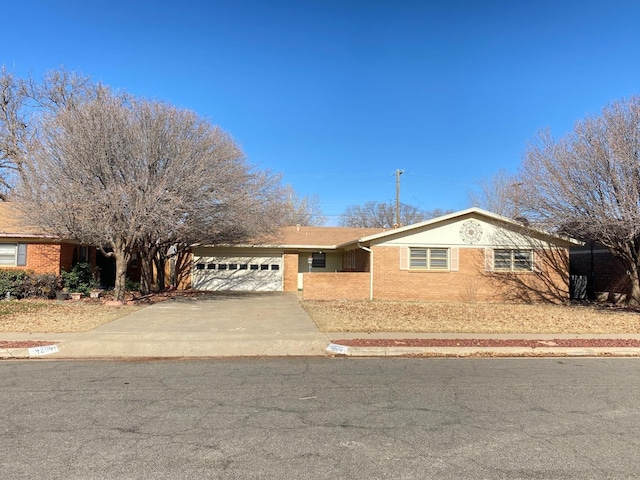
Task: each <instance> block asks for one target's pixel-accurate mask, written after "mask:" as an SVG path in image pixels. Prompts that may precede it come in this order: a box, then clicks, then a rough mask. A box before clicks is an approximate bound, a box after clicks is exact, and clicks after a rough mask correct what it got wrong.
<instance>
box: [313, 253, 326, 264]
mask: <svg viewBox="0 0 640 480" xmlns="http://www.w3.org/2000/svg"><path fill="white" fill-rule="evenodd" d="M326 265H327V254H326V253H313V254H311V266H312V267H313V268H325V267H326Z"/></svg>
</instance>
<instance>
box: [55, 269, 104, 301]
mask: <svg viewBox="0 0 640 480" xmlns="http://www.w3.org/2000/svg"><path fill="white" fill-rule="evenodd" d="M95 270H96V269H95V267H94V266H93V265H91V264H90V263H76V264H75V265H74V267H73V268H72V269H71V271H70V272H62V275H61V276H62V285H63V286H64V288H66V289H67V290H68V291H69V292H80V293H83V294H85V295H89V292H90V291H91V290H92V289H94V288H95V287H96V286H97V282H96V280H95V276H94V273H95Z"/></svg>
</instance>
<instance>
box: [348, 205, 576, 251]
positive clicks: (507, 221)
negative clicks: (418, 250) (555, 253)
mask: <svg viewBox="0 0 640 480" xmlns="http://www.w3.org/2000/svg"><path fill="white" fill-rule="evenodd" d="M474 214H475V215H478V216H481V217H485V218H486V219H488V220H492V221H495V222H499V223H501V224H503V225H506V226H508V227H512V228H517V229H519V230H522V229H525V230H526V231H527V232H529V233H530V234H537V235H541V236H544V237H547V238H549V239H552V240H554V241H555V242H556V243H560V244H565V245H582V244H583V242H581V241H579V240H576V239H575V238H571V237H568V236H561V235H556V234H553V233H549V232H545V231H543V230H539V229H537V228H534V227H530V226H527V225H523V224H522V223H520V222H518V221H517V220H513V219H511V218H507V217H503V216H501V215H498V214H496V213H492V212H489V211H487V210H483V209H481V208H477V207H472V208H468V209H466V210H460V211H459V212H454V213H449V214H447V215H442V216H440V217H436V218H431V219H429V220H425V221H424V222H419V223H414V224H412V225H407V226H405V227H400V228H395V229H392V230H386V231H384V232H378V233H373V234H370V235H367V236H363V237H358V238H357V239H352V240H347V241H346V242H345V243H343V244H341V245H340V246H344V245H349V244H352V243H367V242H370V241H372V240H378V239H380V238H384V237H387V236H391V235H402V234H403V233H406V232H409V231H411V230H416V229H420V228H424V227H428V226H432V225H436V224H438V223H442V222H446V221H449V220H453V219H456V218H460V217H464V216H469V215H474Z"/></svg>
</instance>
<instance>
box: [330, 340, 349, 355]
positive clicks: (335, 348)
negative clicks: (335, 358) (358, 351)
mask: <svg viewBox="0 0 640 480" xmlns="http://www.w3.org/2000/svg"><path fill="white" fill-rule="evenodd" d="M327 351H328V352H333V353H341V354H343V355H346V354H347V353H349V347H347V346H345V345H338V344H337V343H330V344H329V346H328V347H327Z"/></svg>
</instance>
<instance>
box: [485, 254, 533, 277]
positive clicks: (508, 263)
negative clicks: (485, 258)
mask: <svg viewBox="0 0 640 480" xmlns="http://www.w3.org/2000/svg"><path fill="white" fill-rule="evenodd" d="M493 268H494V270H497V271H503V272H505V271H506V272H532V271H533V251H532V250H516V249H506V248H504V249H496V250H494V251H493Z"/></svg>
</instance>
